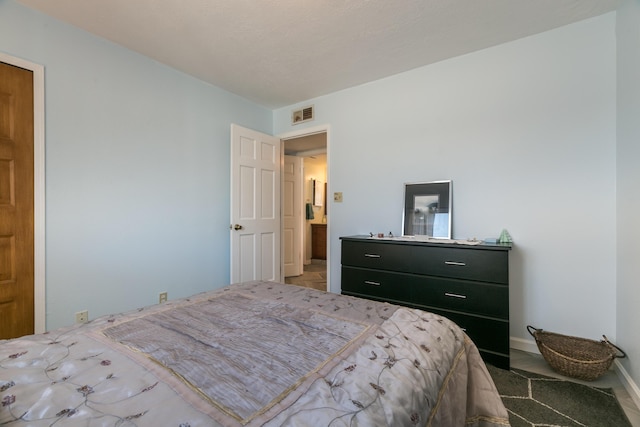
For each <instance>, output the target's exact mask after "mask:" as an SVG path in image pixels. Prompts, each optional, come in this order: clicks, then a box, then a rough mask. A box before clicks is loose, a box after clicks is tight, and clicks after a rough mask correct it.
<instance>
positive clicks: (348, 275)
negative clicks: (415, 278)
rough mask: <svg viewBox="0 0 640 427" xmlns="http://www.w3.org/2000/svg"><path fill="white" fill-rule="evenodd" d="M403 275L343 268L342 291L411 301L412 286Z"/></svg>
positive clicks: (388, 299)
mask: <svg viewBox="0 0 640 427" xmlns="http://www.w3.org/2000/svg"><path fill="white" fill-rule="evenodd" d="M402 276H403V275H401V274H395V273H391V272H386V271H376V270H369V269H365V268H358V267H345V266H343V267H342V291H343V292H345V293H349V294H358V295H361V296H371V297H374V298H375V297H377V298H382V299H385V300H387V301H400V302H402V301H410V299H411V286H410V285H409V283H408V282H407V281H406V280H403V277H402Z"/></svg>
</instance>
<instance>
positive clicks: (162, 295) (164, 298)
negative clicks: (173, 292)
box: [158, 292, 167, 304]
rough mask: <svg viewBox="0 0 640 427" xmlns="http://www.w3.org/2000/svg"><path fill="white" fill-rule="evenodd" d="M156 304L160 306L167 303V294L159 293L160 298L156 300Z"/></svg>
mask: <svg viewBox="0 0 640 427" xmlns="http://www.w3.org/2000/svg"><path fill="white" fill-rule="evenodd" d="M158 302H159V303H160V304H162V303H163V302H167V293H166V292H160V296H159V298H158Z"/></svg>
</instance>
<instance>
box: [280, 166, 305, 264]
mask: <svg viewBox="0 0 640 427" xmlns="http://www.w3.org/2000/svg"><path fill="white" fill-rule="evenodd" d="M303 165H304V160H303V158H302V157H297V156H284V165H283V171H282V175H283V185H282V192H283V193H282V200H283V202H282V221H283V226H282V244H283V245H284V260H283V264H284V275H285V277H291V276H299V275H301V274H302V273H303V270H304V264H303V260H302V255H303V253H302V248H303V236H302V230H303V214H302V208H303V206H302V205H303V203H302V200H303V189H302V177H303V172H302V168H303Z"/></svg>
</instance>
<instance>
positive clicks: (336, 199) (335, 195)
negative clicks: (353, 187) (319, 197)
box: [333, 191, 342, 203]
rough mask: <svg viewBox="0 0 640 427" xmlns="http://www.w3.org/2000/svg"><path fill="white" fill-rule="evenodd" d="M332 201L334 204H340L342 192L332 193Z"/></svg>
mask: <svg viewBox="0 0 640 427" xmlns="http://www.w3.org/2000/svg"><path fill="white" fill-rule="evenodd" d="M333 201H334V202H336V203H342V191H337V192H335V193H333Z"/></svg>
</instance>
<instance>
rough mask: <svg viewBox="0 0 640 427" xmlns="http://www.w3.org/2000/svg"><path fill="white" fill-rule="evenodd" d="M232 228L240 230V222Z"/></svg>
mask: <svg viewBox="0 0 640 427" xmlns="http://www.w3.org/2000/svg"><path fill="white" fill-rule="evenodd" d="M233 229H234V230H242V226H241V225H240V224H236V225H234V226H233Z"/></svg>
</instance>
